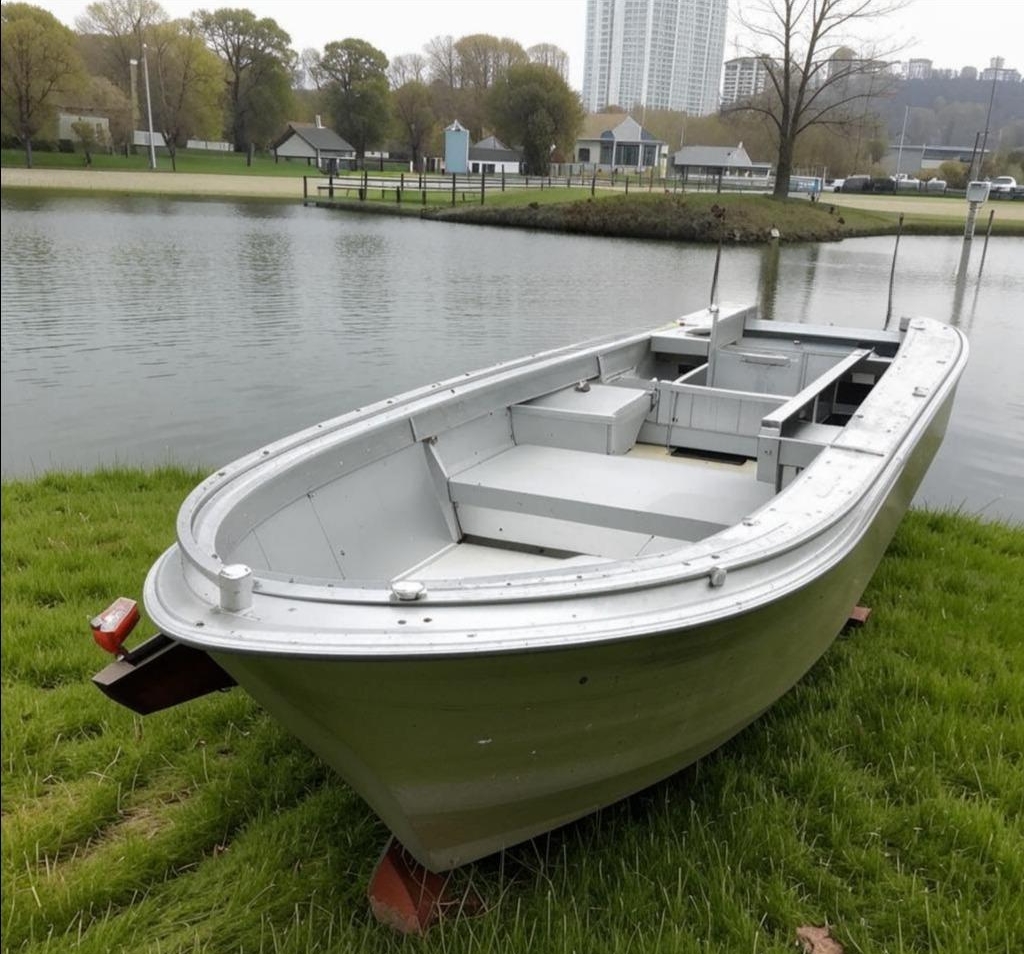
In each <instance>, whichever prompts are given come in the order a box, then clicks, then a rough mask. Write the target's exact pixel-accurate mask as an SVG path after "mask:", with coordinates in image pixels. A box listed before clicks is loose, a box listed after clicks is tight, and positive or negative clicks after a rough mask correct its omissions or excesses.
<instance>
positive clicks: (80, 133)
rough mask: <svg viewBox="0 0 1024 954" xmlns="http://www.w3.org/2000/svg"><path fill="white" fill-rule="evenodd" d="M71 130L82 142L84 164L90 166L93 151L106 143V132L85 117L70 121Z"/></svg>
mask: <svg viewBox="0 0 1024 954" xmlns="http://www.w3.org/2000/svg"><path fill="white" fill-rule="evenodd" d="M71 131H72V132H73V133H74V134H75V136H76V137H77V138H78V141H79V142H80V143H81V144H82V153H83V154H84V155H85V164H86V165H87V166H91V165H92V154H93V152H94V151H95V150H96V149H97V148H99V147H102V146H105V145H106V144H107V136H106V133H105V132H104V131H103V129H102V128H100V129H97V128H96V123H91V122H89V121H88V120H85V119H79V120H78V121H77V122H74V123H72V124H71Z"/></svg>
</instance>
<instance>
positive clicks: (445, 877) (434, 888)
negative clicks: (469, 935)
mask: <svg viewBox="0 0 1024 954" xmlns="http://www.w3.org/2000/svg"><path fill="white" fill-rule="evenodd" d="M450 881H451V872H448V873H447V874H438V873H437V872H435V871H430V870H429V869H427V868H424V867H423V865H421V864H420V863H419V862H418V861H417V860H416V859H415V858H413V856H412V855H410V854H409V852H408V851H406V849H405V848H404V847H403V846H402V844H401V843H400V842H399V841H398V840H397V839H395V838H392V839H391V840H390V841H389V842H388V845H387V847H386V848H385V849H384V853H383V854H382V855H381V856H380V861H378V862H377V867H376V868H375V869H374V872H373V877H372V878H371V879H370V887H369V889H368V891H367V896H368V897H369V899H370V909H371V910H372V911H373V916H374V917H375V918H376V919H377V920H378V921H380V922H381V923H382V924H387V925H388V926H389V927H393V928H394V929H395V930H396V931H400V932H401V933H402V934H425V933H426V931H427V928H429V927H430V926H431V925H432V924H434V923H435V922H436V921H438V920H440V918H441V917H443V916H445V915H448V914H456V915H460V914H461V915H463V916H469V917H472V916H473V915H476V914H480V913H482V912H483V908H484V904H483V900H482V899H481V898H480V896H479V895H478V894H477V893H476V891H474V890H473V889H472V888H467V889H466V890H465V891H464V892H462V893H461V894H455V893H454V892H453V891H451V890H450V888H451V885H450Z"/></svg>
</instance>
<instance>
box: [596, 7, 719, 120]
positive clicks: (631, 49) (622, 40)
mask: <svg viewBox="0 0 1024 954" xmlns="http://www.w3.org/2000/svg"><path fill="white" fill-rule="evenodd" d="M727 12H728V0H587V42H586V53H585V62H584V68H583V105H584V107H585V108H586V109H587V110H588V111H589V112H592V113H594V112H597V111H598V110H600V109H603V108H604V107H605V106H612V105H614V106H622V107H624V108H625V109H635V108H637V107H645V108H647V109H672V110H677V111H679V112H686V113H689V114H690V115H695V116H701V115H706V114H707V113H713V112H715V111H716V110H717V109H718V106H719V83H720V80H721V76H722V59H723V52H724V50H725V21H726V14H727Z"/></svg>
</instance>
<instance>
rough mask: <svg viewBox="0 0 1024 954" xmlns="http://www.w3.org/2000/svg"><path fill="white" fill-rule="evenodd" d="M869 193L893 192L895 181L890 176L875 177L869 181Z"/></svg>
mask: <svg viewBox="0 0 1024 954" xmlns="http://www.w3.org/2000/svg"><path fill="white" fill-rule="evenodd" d="M870 191H871V192H895V191H896V180H895V179H894V178H893V177H892V176H875V177H874V178H873V179H872V180H871V190H870Z"/></svg>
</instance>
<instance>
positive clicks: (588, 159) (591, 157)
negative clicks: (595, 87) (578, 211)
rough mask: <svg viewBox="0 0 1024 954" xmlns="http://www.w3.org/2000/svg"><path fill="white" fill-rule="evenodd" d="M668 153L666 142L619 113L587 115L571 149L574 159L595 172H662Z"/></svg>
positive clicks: (629, 117)
mask: <svg viewBox="0 0 1024 954" xmlns="http://www.w3.org/2000/svg"><path fill="white" fill-rule="evenodd" d="M667 155H668V144H667V143H665V142H663V141H662V140H660V139H658V138H657V137H656V136H654V135H653V134H652V133H650V132H648V131H647V130H646V129H644V128H643V127H642V126H641V125H640V124H639V123H638V122H637V121H636V120H635V119H633V117H632V116H625V117H623V115H622V113H597V114H594V115H592V116H587V117H586V119H585V120H584V121H583V129H582V130H581V132H580V134H579V135H578V136H577V137H576V145H575V147H574V149H573V161H574V162H575V163H578V164H579V165H581V166H584V167H585V168H586V169H588V170H589V169H592V170H594V171H596V172H614V171H615V170H619V171H620V172H644V171H646V170H648V169H655V170H657V171H658V172H659V173H663V172H664V169H665V161H666V158H667Z"/></svg>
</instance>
